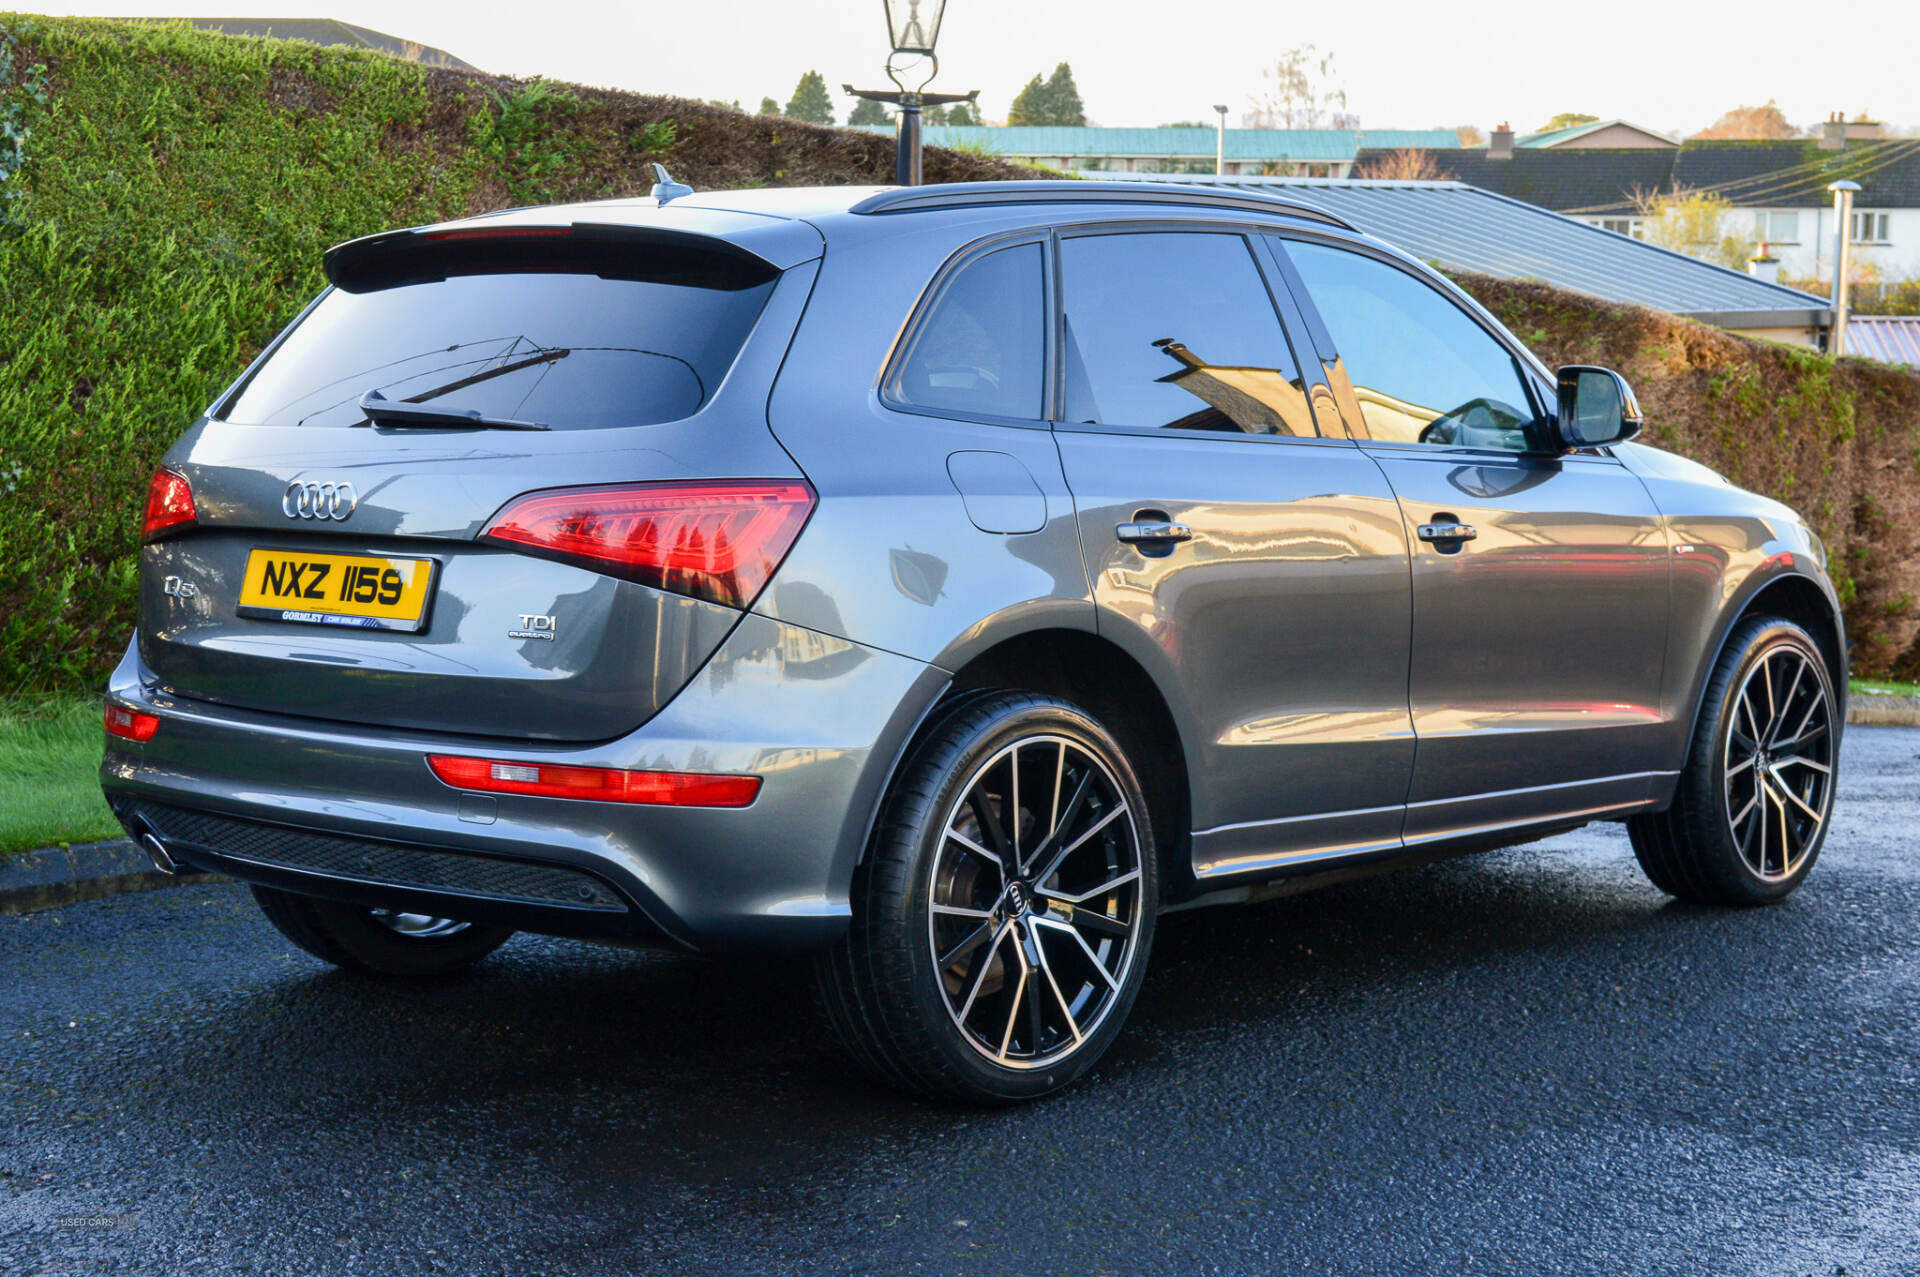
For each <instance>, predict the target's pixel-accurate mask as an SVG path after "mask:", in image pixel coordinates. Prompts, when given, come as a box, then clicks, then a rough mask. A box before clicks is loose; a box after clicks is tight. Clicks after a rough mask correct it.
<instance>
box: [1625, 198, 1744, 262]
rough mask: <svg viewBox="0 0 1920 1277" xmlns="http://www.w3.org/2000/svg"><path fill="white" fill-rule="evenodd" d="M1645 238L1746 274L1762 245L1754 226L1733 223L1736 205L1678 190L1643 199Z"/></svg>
mask: <svg viewBox="0 0 1920 1277" xmlns="http://www.w3.org/2000/svg"><path fill="white" fill-rule="evenodd" d="M1634 203H1635V204H1636V205H1638V206H1639V209H1640V217H1641V223H1640V225H1641V237H1642V238H1643V239H1645V240H1646V241H1647V242H1648V243H1649V244H1658V245H1659V246H1660V247H1662V248H1671V249H1673V250H1674V251H1676V252H1680V253H1685V254H1687V255H1688V256H1689V257H1698V258H1700V259H1701V260H1703V261H1709V262H1718V263H1719V264H1720V265H1722V266H1726V267H1729V268H1730V269H1733V270H1744V269H1745V268H1746V264H1747V259H1748V258H1749V257H1752V256H1753V250H1754V249H1755V248H1756V247H1758V245H1759V241H1757V240H1756V239H1754V237H1753V232H1752V225H1751V223H1746V224H1744V225H1743V224H1741V223H1739V222H1736V221H1734V220H1733V205H1732V204H1730V203H1728V202H1727V201H1726V200H1725V199H1723V198H1722V197H1721V196H1718V195H1712V194H1703V193H1701V192H1699V191H1692V190H1688V189H1687V188H1686V187H1683V186H1676V187H1675V188H1674V189H1673V190H1672V191H1671V192H1670V193H1668V194H1666V195H1639V196H1636V197H1635V199H1634Z"/></svg>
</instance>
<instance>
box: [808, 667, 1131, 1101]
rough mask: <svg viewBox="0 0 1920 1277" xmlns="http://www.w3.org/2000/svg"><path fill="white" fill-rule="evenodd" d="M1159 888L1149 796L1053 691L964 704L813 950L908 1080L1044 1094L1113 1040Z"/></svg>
mask: <svg viewBox="0 0 1920 1277" xmlns="http://www.w3.org/2000/svg"><path fill="white" fill-rule="evenodd" d="M1158 890H1159V881H1158V874H1157V872H1156V862H1155V853H1154V845H1153V834H1152V826H1151V823H1150V822H1149V820H1148V814H1147V809H1146V800H1145V798H1144V797H1143V796H1142V794H1141V791H1140V786H1139V783H1138V781H1137V780H1136V778H1135V776H1134V773H1133V769H1132V767H1131V766H1130V765H1129V764H1128V762H1127V759H1126V755H1125V753H1124V752H1123V750H1122V749H1121V747H1120V745H1119V744H1118V742H1117V741H1116V740H1115V739H1114V738H1113V736H1112V735H1111V734H1110V733H1108V732H1107V730H1106V729H1105V728H1103V727H1102V726H1101V725H1100V724H1099V723H1098V722H1096V721H1095V720H1094V719H1093V718H1092V717H1091V716H1089V715H1088V714H1087V713H1086V712H1085V711H1083V710H1081V709H1079V708H1078V707H1076V706H1073V705H1071V704H1069V703H1067V702H1065V701H1062V700H1058V699H1055V698H1053V697H1050V696H1041V695H1036V694H1031V693H996V694H992V695H989V696H986V697H983V698H980V699H976V700H972V701H969V702H967V703H965V704H964V705H962V706H960V707H958V708H956V709H955V710H953V711H952V712H951V713H950V714H949V716H948V717H947V718H946V719H945V720H944V721H942V722H940V723H939V724H938V725H937V726H936V727H934V728H933V729H932V731H931V732H930V733H929V734H928V736H927V738H926V739H925V740H924V741H922V743H921V744H920V745H919V747H918V748H917V749H915V751H914V752H913V754H912V756H911V757H910V759H909V760H908V762H907V764H906V765H905V767H904V768H903V771H902V775H901V778H900V780H899V782H898V783H897V784H896V785H895V787H894V789H893V791H892V793H891V795H890V797H889V798H888V800H887V806H886V808H885V810H884V811H883V812H882V813H881V820H880V825H879V830H878V833H877V834H876V838H875V845H874V848H873V852H872V855H871V857H870V858H869V861H868V863H867V865H866V866H865V867H864V869H863V871H862V874H861V877H860V882H859V883H858V884H856V891H855V908H854V921H853V925H852V927H851V929H850V930H849V933H848V935H847V938H846V939H845V940H844V941H843V942H842V943H841V944H840V945H839V946H837V947H836V948H835V949H834V950H832V951H831V952H829V953H828V954H827V955H825V956H824V957H823V958H822V959H821V962H820V967H819V976H820V984H821V991H822V995H823V1000H824V1001H825V1003H826V1006H827V1010H828V1014H829V1016H830V1018H831V1019H832V1020H833V1023H834V1026H835V1028H836V1030H837V1031H838V1033H839V1035H840V1037H841V1038H842V1040H843V1041H845V1042H846V1044H847V1046H848V1047H849V1048H850V1049H851V1051H852V1052H853V1054H854V1055H855V1056H856V1057H857V1058H858V1059H860V1060H861V1061H862V1062H863V1063H865V1064H866V1065H867V1066H868V1068H869V1069H870V1070H871V1071H873V1072H874V1073H876V1074H877V1075H878V1076H879V1077H881V1078H882V1079H883V1080H885V1081H887V1082H889V1083H891V1084H893V1085H895V1086H897V1087H900V1088H902V1089H906V1090H911V1091H916V1092H919V1093H921V1094H926V1095H933V1096H937V1097H941V1098H947V1099H956V1100H965V1101H972V1102H977V1103H978V1102H984V1103H1008V1102H1013V1101H1018V1100H1023V1099H1031V1098H1034V1097H1036V1096H1040V1095H1044V1094H1046V1093H1048V1092H1050V1091H1054V1090H1057V1089H1059V1088H1060V1087H1063V1086H1065V1085H1067V1084H1068V1083H1069V1082H1071V1081H1073V1080H1074V1079H1075V1078H1077V1077H1078V1076H1080V1075H1081V1074H1082V1073H1084V1072H1085V1071H1086V1070H1087V1069H1088V1068H1090V1067H1092V1065H1093V1064H1094V1062H1095V1061H1096V1060H1098V1059H1099V1058H1100V1056H1101V1054H1102V1053H1104V1052H1105V1051H1106V1049H1107V1048H1108V1046H1110V1045H1111V1044H1112V1042H1113V1040H1114V1038H1115V1037H1116V1036H1117V1035H1118V1034H1119V1031H1120V1027H1121V1024H1122V1022H1123V1021H1124V1020H1125V1019H1126V1016H1127V1012H1128V1011H1129V1010H1130V1009H1131V1007H1132V1005H1133V1001H1134V998H1135V996H1136V995H1137V994H1138V992H1139V989H1140V984H1141V981H1142V979H1143V976H1144V973H1145V970H1146V963H1147V952H1148V949H1149V947H1150V945H1151V943H1152V938H1153V926H1154V910H1155V904H1156V902H1157V900H1158Z"/></svg>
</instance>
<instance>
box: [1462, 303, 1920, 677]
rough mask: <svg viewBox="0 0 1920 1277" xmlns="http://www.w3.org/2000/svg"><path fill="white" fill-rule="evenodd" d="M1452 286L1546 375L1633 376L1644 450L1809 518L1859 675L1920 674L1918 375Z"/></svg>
mask: <svg viewBox="0 0 1920 1277" xmlns="http://www.w3.org/2000/svg"><path fill="white" fill-rule="evenodd" d="M1459 282H1460V283H1461V285H1462V286H1463V287H1465V288H1466V289H1467V290H1468V291H1469V292H1471V293H1473V294H1474V295H1475V296H1476V297H1478V298H1479V299H1480V301H1481V303H1482V304H1483V305H1485V306H1486V307H1487V308H1488V309H1489V310H1491V311H1493V312H1494V314H1496V315H1498V316H1499V317H1500V320H1501V322H1503V323H1505V324H1506V325H1507V326H1508V327H1509V328H1511V329H1512V330H1513V331H1514V333H1515V334H1516V335H1517V336H1518V337H1519V338H1520V339H1521V340H1522V341H1524V342H1526V343H1527V344H1528V345H1529V346H1531V347H1532V348H1533V349H1534V351H1535V352H1536V353H1537V354H1539V356H1540V357H1541V358H1542V359H1544V360H1546V361H1547V362H1548V363H1549V364H1606V365H1608V366H1610V367H1613V368H1618V369H1619V370H1620V371H1621V372H1622V373H1625V374H1626V376H1627V379H1628V380H1629V381H1631V382H1632V383H1633V388H1634V393H1635V394H1636V395H1638V396H1639V399H1640V406H1641V407H1642V408H1643V409H1645V410H1646V414H1647V433H1646V441H1647V442H1648V443H1651V444H1655V445H1657V446H1659V447H1662V448H1666V449H1668V450H1670V451H1673V452H1677V453H1680V454H1681V455H1683V456H1687V457H1692V458H1693V459H1694V460H1696V461H1699V462H1701V463H1702V464H1704V465H1708V466H1712V467H1713V468H1714V469H1715V470H1718V471H1719V472H1720V473H1722V474H1724V475H1726V476H1727V477H1728V478H1729V479H1731V480H1733V481H1734V482H1735V483H1737V484H1739V485H1740V486H1741V487H1743V488H1751V489H1752V490H1753V491H1755V492H1763V493H1765V494H1767V495H1768V496H1770V497H1773V498H1775V499H1777V500H1779V501H1783V502H1785V503H1786V504H1788V505H1790V506H1792V507H1793V508H1794V509H1796V510H1798V511H1800V512H1801V513H1802V514H1803V515H1805V516H1806V517H1807V519H1808V521H1809V522H1811V523H1812V524H1813V526H1814V528H1815V529H1816V530H1818V531H1819V533H1820V536H1821V538H1822V539H1823V540H1824V541H1825V542H1826V543H1827V556H1828V563H1827V567H1828V571H1829V572H1830V573H1831V575H1832V576H1833V581H1834V585H1835V587H1836V588H1837V589H1838V591H1839V594H1840V598H1841V600H1842V602H1844V603H1845V604H1846V614H1847V636H1848V638H1849V639H1850V640H1851V641H1852V643H1853V669H1854V672H1855V673H1856V674H1860V675H1863V676H1868V677H1871V676H1875V675H1881V674H1885V673H1888V672H1898V673H1899V674H1901V675H1902V676H1903V677H1909V678H1910V677H1914V676H1916V675H1920V644H1917V643H1916V639H1920V601H1917V600H1920V374H1916V373H1915V372H1914V371H1913V370H1911V369H1905V368H1893V367H1889V366H1887V365H1885V364H1876V363H1873V362H1871V361H1870V360H1865V359H1841V360H1833V359H1827V358H1824V357H1823V356H1821V355H1819V354H1816V353H1814V352H1813V351H1810V350H1806V349H1804V348H1801V347H1797V346H1779V345H1774V344H1773V343H1771V342H1763V341H1754V340H1752V339H1751V338H1746V337H1736V336H1734V335H1733V334H1731V333H1726V332H1722V331H1720V330H1719V329H1717V328H1709V327H1707V326H1706V325H1704V324H1698V323H1694V322H1693V321H1691V320H1686V319H1680V318H1678V317H1676V316H1673V315H1669V314H1665V313H1664V312H1661V311H1657V310H1647V309H1645V308H1643V307H1638V306H1618V305H1613V304H1610V303H1607V302H1602V301H1597V300H1595V299H1593V298H1591V297H1584V296H1580V295H1577V294H1572V293H1565V292H1560V291H1558V290H1557V289H1552V288H1548V287H1546V286H1545V285H1542V284H1532V283H1520V282H1515V281H1512V280H1502V279H1492V278H1488V277H1486V276H1482V275H1467V276H1461V277H1460V278H1459Z"/></svg>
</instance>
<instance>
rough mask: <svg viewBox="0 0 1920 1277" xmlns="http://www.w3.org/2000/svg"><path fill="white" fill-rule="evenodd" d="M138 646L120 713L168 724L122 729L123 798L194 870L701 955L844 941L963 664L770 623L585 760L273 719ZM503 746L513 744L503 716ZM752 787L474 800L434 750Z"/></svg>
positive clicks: (124, 677) (114, 788) (120, 684)
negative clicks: (899, 775) (217, 697)
mask: <svg viewBox="0 0 1920 1277" xmlns="http://www.w3.org/2000/svg"><path fill="white" fill-rule="evenodd" d="M151 681H152V680H151V678H150V677H149V676H147V674H146V671H145V670H143V669H142V667H141V665H140V662H139V658H138V656H137V655H136V654H135V653H134V652H133V651H131V650H130V651H129V652H128V655H127V657H126V658H125V659H124V660H123V661H122V662H121V664H120V667H119V668H118V669H117V670H115V672H114V675H113V678H112V680H111V682H110V683H109V686H108V693H107V695H108V699H109V700H111V701H114V702H117V703H120V704H123V705H126V706H128V707H131V708H134V709H139V710H144V711H146V712H148V713H152V714H157V715H159V716H160V718H161V725H160V729H159V731H158V732H157V733H156V734H155V735H154V737H153V739H152V740H149V741H147V742H145V743H144V744H135V743H133V742H130V741H124V740H120V739H117V738H112V737H109V738H108V741H107V751H106V757H105V760H104V762H103V763H102V765H101V770H100V775H101V785H102V788H103V789H104V790H105V791H106V795H107V799H108V801H109V802H110V803H111V804H112V805H113V808H114V811H115V813H116V814H117V815H118V816H119V817H120V819H121V821H122V823H123V824H125V825H127V826H128V828H129V831H130V832H134V833H149V832H151V833H153V834H155V835H157V836H158V837H159V838H160V840H161V842H162V844H163V845H164V846H165V847H166V849H167V851H168V852H169V854H171V855H172V856H174V858H175V859H177V860H181V861H183V862H185V863H187V864H190V865H194V866H196V867H200V868H206V869H216V870H219V871H221V872H225V873H230V874H233V875H234V876H236V877H239V878H242V879H244V880H247V881H250V882H257V883H262V884H265V885H268V886H277V887H283V888H286V889H289V890H296V891H306V892H309V893H312V894H315V895H324V896H330V897H333V898H336V899H344V900H350V901H353V902H356V903H362V904H368V905H375V906H385V907H393V908H405V909H408V910H411V911H417V912H433V913H439V914H442V915H445V916H451V917H464V918H472V919H475V920H488V921H500V922H505V923H508V924H510V925H512V926H515V927H519V928H522V929H524V930H529V931H539V932H545V933H549V934H557V935H579V936H594V937H603V938H614V939H622V940H629V941H636V942H639V943H645V944H658V945H665V946H672V947H678V948H683V949H689V950H695V951H699V952H710V953H718V952H739V951H747V950H768V949H771V950H787V951H792V950H806V949H812V948H819V947H822V946H824V945H827V944H831V943H832V942H833V941H834V940H836V939H838V938H839V936H840V935H841V934H842V933H843V932H844V931H845V928H846V925H847V920H848V917H849V916H850V913H849V907H848V887H849V884H850V883H851V881H852V876H853V869H854V865H855V863H856V862H857V860H858V859H859V853H860V849H861V847H862V846H863V845H864V843H865V841H866V837H867V833H868V829H869V822H870V819H871V816H872V813H873V811H874V810H875V808H876V807H877V805H878V802H879V799H880V794H881V789H882V787H883V786H884V784H885V782H886V778H887V776H888V775H889V774H890V773H891V770H892V767H893V764H894V762H895V760H896V759H897V757H898V755H899V753H900V751H901V750H902V749H903V748H904V747H905V744H906V742H907V740H908V739H909V738H910V736H911V734H912V731H913V729H914V727H915V726H916V725H917V724H918V722H919V720H920V718H921V716H922V715H923V714H924V713H925V711H926V709H927V708H928V707H929V706H930V705H931V704H932V703H933V701H934V699H935V698H936V697H937V696H938V695H939V693H940V691H941V690H942V689H943V688H944V687H945V685H946V682H947V675H946V674H945V672H943V671H941V670H939V669H937V668H935V667H933V666H929V665H925V664H923V663H921V662H918V661H913V660H909V659H907V658H905V657H901V656H896V655H893V654H891V653H887V652H881V651H877V650H875V649H872V648H866V647H861V646H860V645H858V644H854V643H849V642H847V641H845V640H842V639H836V638H829V637H827V636H824V635H821V634H817V633H815V632H813V631H810V630H804V629H800V628H798V627H795V626H789V625H783V624H780V623H778V622H775V621H772V620H769V619H767V618H764V617H759V616H752V615H750V616H748V617H746V618H745V619H744V620H743V621H742V622H741V624H740V625H739V626H738V627H737V628H736V629H735V630H734V632H733V634H732V635H730V636H729V637H728V639H727V641H726V642H725V643H724V644H722V645H721V648H720V650H719V651H718V652H717V653H715V655H714V656H713V658H712V659H711V660H710V661H709V662H708V663H707V665H706V666H705V667H704V668H703V669H702V670H701V671H700V673H699V674H698V675H697V676H696V677H695V678H694V680H693V681H692V682H691V683H690V684H688V685H687V687H685V688H684V689H683V690H682V691H681V692H680V693H679V695H678V696H676V697H675V698H674V699H673V701H672V702H671V703H670V704H669V705H668V706H667V707H666V708H665V709H663V710H662V711H661V712H660V713H659V714H657V715H655V716H654V718H652V719H651V720H650V721H649V722H648V723H647V724H646V725H645V726H643V727H641V728H640V729H639V730H638V731H635V732H633V733H632V734H630V735H628V736H625V737H622V738H620V739H618V740H614V741H609V742H605V743H602V744H598V745H591V746H572V747H568V748H563V749H556V748H545V747H542V748H528V747H527V746H526V745H525V744H524V742H514V741H512V740H510V739H503V738H502V737H494V736H488V737H471V736H445V735H432V734H426V733H420V732H394V731H386V730H382V729H375V728H368V727H361V726H356V725H347V724H339V723H330V722H322V721H318V720H313V719H302V718H293V717H289V716H283V715H274V714H263V713H257V712H251V711H243V710H235V709H230V708H226V707H220V706H213V705H209V704H205V703H203V702H197V701H191V700H185V699H182V698H177V697H173V696H169V695H166V694H164V693H162V692H159V691H156V690H154V689H153V688H152V687H151V686H150V683H151ZM501 726H502V729H503V735H504V734H505V733H506V732H510V731H511V726H512V725H511V724H510V723H504V722H503V723H502V724H501ZM429 752H434V753H462V754H472V755H483V756H486V757H491V758H505V759H524V760H528V761H536V762H545V763H572V764H578V765H582V766H596V767H623V768H645V769H655V770H662V771H691V772H729V773H752V774H755V775H759V776H761V777H763V778H764V783H763V785H762V788H761V792H760V796H759V798H758V799H757V800H756V801H755V802H754V803H753V805H752V806H750V807H744V808H738V809H713V808H705V809H696V808H671V807H649V806H639V805H633V804H623V803H599V802H583V801H577V800H570V799H554V798H534V797H526V796H521V795H511V794H499V795H491V794H474V793H468V792H465V791H462V790H457V789H453V788H451V787H449V786H447V785H445V784H443V783H442V782H441V781H439V780H438V779H437V778H436V777H435V776H434V775H433V773H432V772H431V771H430V770H428V768H427V764H426V755H427V754H428V753H429Z"/></svg>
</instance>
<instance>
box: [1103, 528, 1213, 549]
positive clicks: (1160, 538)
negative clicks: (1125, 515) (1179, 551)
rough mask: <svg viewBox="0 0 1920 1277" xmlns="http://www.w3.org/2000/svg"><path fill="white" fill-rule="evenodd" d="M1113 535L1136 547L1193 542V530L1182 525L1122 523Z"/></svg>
mask: <svg viewBox="0 0 1920 1277" xmlns="http://www.w3.org/2000/svg"><path fill="white" fill-rule="evenodd" d="M1113 535H1114V536H1116V537H1118V538H1119V539H1120V540H1122V541H1126V542H1130V543H1133V544H1136V545H1138V544H1146V545H1168V544H1171V543H1172V542H1175V541H1191V540H1193V529H1192V528H1190V527H1188V526H1187V525H1186V524H1184V523H1123V524H1121V525H1120V526H1119V527H1117V528H1115V529H1114V530H1113Z"/></svg>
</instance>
